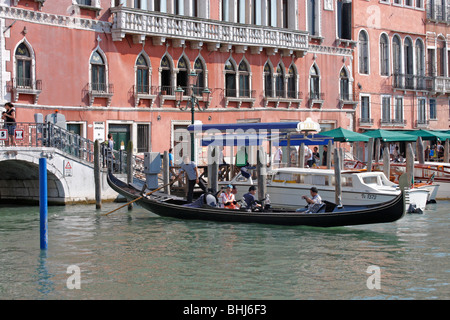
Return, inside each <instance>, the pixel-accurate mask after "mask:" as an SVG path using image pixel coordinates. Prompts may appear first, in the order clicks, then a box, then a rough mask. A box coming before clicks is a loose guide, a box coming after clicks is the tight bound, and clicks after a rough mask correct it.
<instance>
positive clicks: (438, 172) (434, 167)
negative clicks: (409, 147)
mask: <svg viewBox="0 0 450 320" xmlns="http://www.w3.org/2000/svg"><path fill="white" fill-rule="evenodd" d="M391 172H392V173H394V174H395V175H399V174H402V173H404V172H406V165H405V163H391ZM414 182H415V185H418V187H419V188H427V189H429V191H430V196H429V199H428V200H429V201H434V200H450V163H444V162H425V163H424V164H419V163H418V162H415V163H414ZM431 182H432V183H431ZM433 186H434V188H433Z"/></svg>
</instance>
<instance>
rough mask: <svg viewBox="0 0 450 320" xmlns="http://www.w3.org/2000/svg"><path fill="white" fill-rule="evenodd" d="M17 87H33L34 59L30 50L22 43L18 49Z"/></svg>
mask: <svg viewBox="0 0 450 320" xmlns="http://www.w3.org/2000/svg"><path fill="white" fill-rule="evenodd" d="M15 56H16V85H17V87H22V88H31V87H32V72H31V65H32V57H31V54H30V50H28V47H27V46H26V45H25V43H21V44H20V45H19V46H18V47H17V49H16V54H15Z"/></svg>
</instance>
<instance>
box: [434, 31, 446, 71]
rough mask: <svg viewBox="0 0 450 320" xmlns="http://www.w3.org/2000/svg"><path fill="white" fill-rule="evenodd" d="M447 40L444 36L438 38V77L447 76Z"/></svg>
mask: <svg viewBox="0 0 450 320" xmlns="http://www.w3.org/2000/svg"><path fill="white" fill-rule="evenodd" d="M445 44H446V40H445V38H444V37H443V36H439V37H438V38H437V52H436V53H437V75H438V77H444V76H445V52H446V48H445Z"/></svg>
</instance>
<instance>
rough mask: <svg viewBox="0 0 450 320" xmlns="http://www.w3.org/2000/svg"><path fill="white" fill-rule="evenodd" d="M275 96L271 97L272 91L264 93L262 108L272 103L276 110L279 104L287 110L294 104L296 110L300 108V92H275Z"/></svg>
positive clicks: (301, 98)
mask: <svg viewBox="0 0 450 320" xmlns="http://www.w3.org/2000/svg"><path fill="white" fill-rule="evenodd" d="M276 93H277V96H275V97H274V96H273V91H272V90H269V91H267V90H266V91H265V93H264V94H263V95H264V107H267V106H268V105H269V103H273V104H274V107H275V108H278V106H279V105H280V104H282V105H283V106H286V107H287V108H290V107H291V106H292V104H294V105H295V104H296V105H297V107H298V108H300V105H301V104H302V101H303V92H300V91H292V90H287V91H286V92H285V91H282V90H276Z"/></svg>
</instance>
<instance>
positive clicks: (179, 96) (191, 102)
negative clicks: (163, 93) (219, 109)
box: [175, 71, 211, 161]
mask: <svg viewBox="0 0 450 320" xmlns="http://www.w3.org/2000/svg"><path fill="white" fill-rule="evenodd" d="M197 77H198V74H197V73H196V72H195V71H191V73H190V74H189V89H190V91H191V96H190V98H189V99H188V100H187V103H186V104H185V105H183V103H182V102H183V93H184V90H183V89H182V88H181V87H180V86H178V88H177V89H176V90H175V99H176V103H177V106H178V108H180V109H181V110H182V111H186V110H187V109H188V108H189V107H190V108H191V124H194V121H195V107H197V108H198V110H200V111H205V110H206V109H207V108H208V105H209V96H210V94H211V91H209V89H208V88H205V89H204V90H203V91H202V98H203V102H204V105H202V104H201V103H200V100H199V99H198V98H197V96H196V95H195V93H194V88H195V85H196V84H197ZM194 158H195V155H194V132H191V160H192V161H194Z"/></svg>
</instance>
